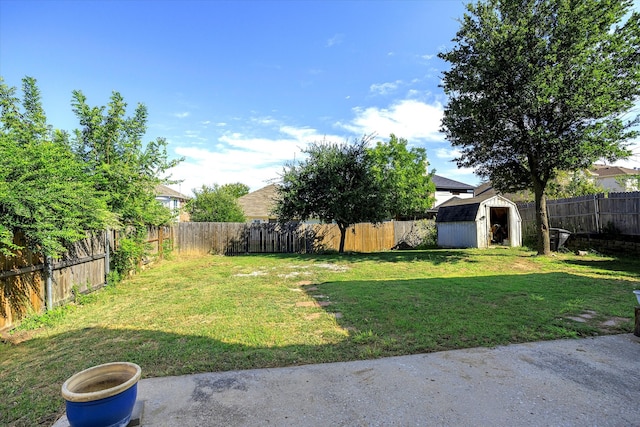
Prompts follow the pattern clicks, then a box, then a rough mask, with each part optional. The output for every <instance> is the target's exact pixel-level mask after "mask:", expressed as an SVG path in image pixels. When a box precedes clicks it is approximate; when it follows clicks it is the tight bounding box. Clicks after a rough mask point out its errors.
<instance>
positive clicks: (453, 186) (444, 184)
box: [432, 175, 475, 191]
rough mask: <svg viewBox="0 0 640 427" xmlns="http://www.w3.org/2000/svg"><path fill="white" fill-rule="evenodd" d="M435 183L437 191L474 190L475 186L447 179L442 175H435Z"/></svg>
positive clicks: (433, 179)
mask: <svg viewBox="0 0 640 427" xmlns="http://www.w3.org/2000/svg"><path fill="white" fill-rule="evenodd" d="M432 181H433V183H434V184H435V185H436V190H463V191H465V190H473V189H474V188H475V187H474V186H473V185H469V184H465V183H464V182H459V181H454V180H453V179H449V178H445V177H443V176H440V175H433V178H432Z"/></svg>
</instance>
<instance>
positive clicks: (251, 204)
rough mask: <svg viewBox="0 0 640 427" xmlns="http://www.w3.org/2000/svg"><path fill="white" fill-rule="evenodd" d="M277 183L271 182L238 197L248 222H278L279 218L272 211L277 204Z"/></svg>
mask: <svg viewBox="0 0 640 427" xmlns="http://www.w3.org/2000/svg"><path fill="white" fill-rule="evenodd" d="M275 199H276V185H275V184H271V185H267V186H266V187H263V188H261V189H259V190H256V191H253V192H251V193H249V194H245V195H244V196H242V197H240V198H238V204H239V205H240V207H241V208H242V210H243V211H244V217H245V221H246V222H252V223H263V222H271V223H273V222H277V220H278V218H277V217H276V216H275V215H274V214H273V213H271V211H272V210H273V208H274V206H275Z"/></svg>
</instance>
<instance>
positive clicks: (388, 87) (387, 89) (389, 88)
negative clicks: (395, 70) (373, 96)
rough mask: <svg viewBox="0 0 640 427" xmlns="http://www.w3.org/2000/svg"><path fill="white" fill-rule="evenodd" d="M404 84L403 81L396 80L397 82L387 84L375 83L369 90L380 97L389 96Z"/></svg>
mask: <svg viewBox="0 0 640 427" xmlns="http://www.w3.org/2000/svg"><path fill="white" fill-rule="evenodd" d="M401 84H402V80H396V81H395V82H387V83H374V84H372V85H371V86H369V90H370V91H371V92H374V93H377V94H378V95H387V94H389V93H391V92H393V91H395V90H396V89H398V87H399V86H400V85H401Z"/></svg>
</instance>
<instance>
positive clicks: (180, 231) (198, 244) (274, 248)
mask: <svg viewBox="0 0 640 427" xmlns="http://www.w3.org/2000/svg"><path fill="white" fill-rule="evenodd" d="M413 224H414V222H413V221H400V222H395V221H394V222H384V223H381V224H377V225H374V224H369V223H362V224H356V225H354V226H352V227H350V228H349V229H348V230H347V234H346V238H345V248H344V249H345V251H353V252H378V251H384V250H389V249H391V248H392V247H394V246H395V245H396V244H397V243H398V242H399V241H401V240H403V238H405V236H406V235H407V234H409V233H410V232H412V231H413ZM171 229H172V230H171V235H172V236H173V240H172V243H173V251H174V252H175V253H177V254H182V255H201V254H208V253H214V254H225V255H238V254H245V253H310V252H317V251H326V250H338V248H339V245H340V230H339V229H338V226H337V225H335V224H299V225H293V224H291V225H287V226H284V227H281V226H279V225H277V224H245V223H228V222H223V223H210V222H181V223H177V224H174V225H172V226H171Z"/></svg>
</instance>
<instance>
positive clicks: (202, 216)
mask: <svg viewBox="0 0 640 427" xmlns="http://www.w3.org/2000/svg"><path fill="white" fill-rule="evenodd" d="M247 193H249V187H248V186H247V185H245V184H241V183H235V184H225V185H218V184H213V186H207V185H203V186H202V188H200V189H199V190H198V189H194V190H193V194H194V196H195V197H194V198H193V199H191V200H190V201H189V203H188V205H187V210H188V211H189V215H190V217H191V221H193V222H244V221H245V217H244V212H243V211H242V207H240V205H239V204H238V198H239V197H242V196H244V195H245V194H247Z"/></svg>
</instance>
